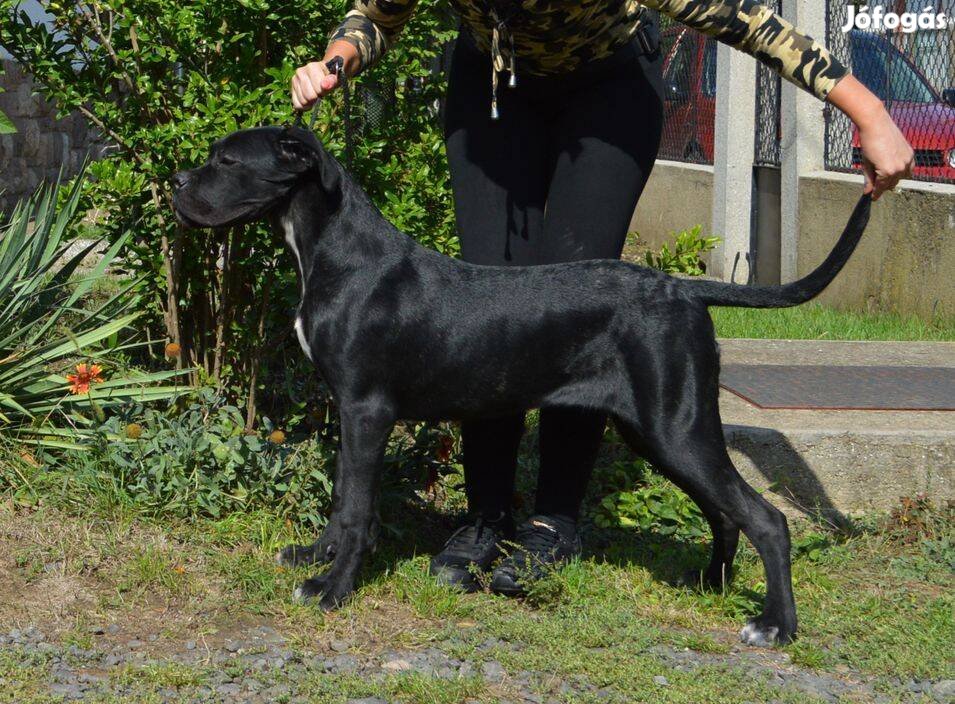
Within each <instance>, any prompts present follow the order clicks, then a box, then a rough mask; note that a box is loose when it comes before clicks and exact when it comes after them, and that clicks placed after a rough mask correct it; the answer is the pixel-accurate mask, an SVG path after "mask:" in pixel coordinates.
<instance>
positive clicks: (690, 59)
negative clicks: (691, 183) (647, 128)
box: [659, 17, 716, 164]
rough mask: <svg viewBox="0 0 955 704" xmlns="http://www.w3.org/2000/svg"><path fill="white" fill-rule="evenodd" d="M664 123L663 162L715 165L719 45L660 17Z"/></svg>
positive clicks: (661, 154)
mask: <svg viewBox="0 0 955 704" xmlns="http://www.w3.org/2000/svg"><path fill="white" fill-rule="evenodd" d="M660 26H661V50H662V52H663V56H664V65H663V86H664V91H665V93H664V98H665V102H664V123H663V137H662V140H661V143H660V154H659V156H660V158H661V159H671V160H673V161H685V162H690V163H693V164H712V163H713V123H714V119H715V115H716V43H715V42H714V41H713V40H712V39H708V38H707V37H705V36H703V35H702V34H700V33H699V32H695V31H693V30H691V29H688V28H687V27H685V26H683V25H681V24H676V23H674V22H672V21H671V20H669V19H668V18H666V17H663V18H661V23H660Z"/></svg>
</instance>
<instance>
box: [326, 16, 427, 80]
mask: <svg viewBox="0 0 955 704" xmlns="http://www.w3.org/2000/svg"><path fill="white" fill-rule="evenodd" d="M415 4H417V0H355V5H354V8H353V9H352V10H350V11H349V12H348V14H347V15H345V19H344V20H342V23H341V24H340V25H338V28H337V29H336V30H335V31H334V32H333V33H332V36H331V37H330V38H329V41H336V40H342V41H346V42H348V43H349V44H352V45H353V46H354V47H355V48H356V49H358V59H359V62H360V63H359V71H361V70H363V69H365V68H367V67H368V66H371V65H372V64H373V63H375V62H376V61H377V60H378V59H380V58H381V57H382V56H383V55H384V53H385V52H386V51H388V49H390V48H391V46H392V44H394V42H395V39H397V38H398V35H399V34H400V33H401V30H402V28H403V27H404V26H405V23H407V21H408V18H410V17H411V14H412V13H413V12H414V8H415Z"/></svg>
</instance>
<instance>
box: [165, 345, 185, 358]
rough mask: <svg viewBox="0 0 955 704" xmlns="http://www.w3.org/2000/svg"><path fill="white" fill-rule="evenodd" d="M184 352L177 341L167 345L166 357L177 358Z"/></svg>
mask: <svg viewBox="0 0 955 704" xmlns="http://www.w3.org/2000/svg"><path fill="white" fill-rule="evenodd" d="M180 354H182V347H181V346H180V345H178V344H177V343H175V342H170V343H169V344H168V345H166V359H175V358H176V357H178V356H179V355H180Z"/></svg>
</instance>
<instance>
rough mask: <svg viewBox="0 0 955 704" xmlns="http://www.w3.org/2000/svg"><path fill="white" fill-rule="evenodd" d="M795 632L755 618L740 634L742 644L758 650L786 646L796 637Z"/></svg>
mask: <svg viewBox="0 0 955 704" xmlns="http://www.w3.org/2000/svg"><path fill="white" fill-rule="evenodd" d="M795 635H796V633H795V630H791V629H783V628H780V627H779V626H776V625H773V624H771V623H769V622H768V621H767V620H765V619H763V618H754V619H753V620H752V621H750V622H748V623H747V624H746V625H745V626H743V629H742V630H741V631H740V632H739V639H740V642H742V643H745V644H746V645H752V646H753V647H756V648H772V647H773V646H776V645H786V644H787V643H790V642H791V641H792V639H793V638H794V637H795Z"/></svg>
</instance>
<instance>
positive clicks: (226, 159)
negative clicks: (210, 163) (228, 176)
mask: <svg viewBox="0 0 955 704" xmlns="http://www.w3.org/2000/svg"><path fill="white" fill-rule="evenodd" d="M219 163H220V164H222V165H223V166H232V165H233V164H238V163H239V160H238V159H233V158H232V157H231V156H226V155H225V154H223V155H222V156H220V157H219Z"/></svg>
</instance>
